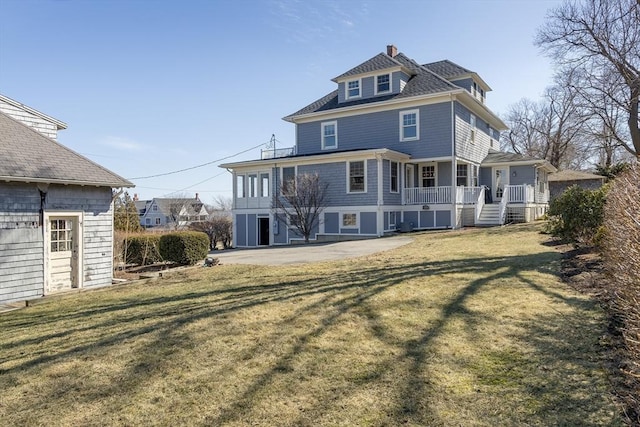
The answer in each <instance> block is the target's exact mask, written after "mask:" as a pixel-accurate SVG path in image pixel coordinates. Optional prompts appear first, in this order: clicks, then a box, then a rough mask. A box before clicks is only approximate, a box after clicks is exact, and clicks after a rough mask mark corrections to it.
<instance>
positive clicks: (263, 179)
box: [260, 173, 269, 197]
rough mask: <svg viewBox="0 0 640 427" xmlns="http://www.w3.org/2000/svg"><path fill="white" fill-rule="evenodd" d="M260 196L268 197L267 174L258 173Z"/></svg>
mask: <svg viewBox="0 0 640 427" xmlns="http://www.w3.org/2000/svg"><path fill="white" fill-rule="evenodd" d="M260 197H269V174H268V173H263V174H261V175H260Z"/></svg>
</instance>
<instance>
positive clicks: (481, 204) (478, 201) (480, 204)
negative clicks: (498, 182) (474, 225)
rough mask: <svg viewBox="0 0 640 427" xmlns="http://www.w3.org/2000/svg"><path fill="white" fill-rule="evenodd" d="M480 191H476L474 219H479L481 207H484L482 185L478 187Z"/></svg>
mask: <svg viewBox="0 0 640 427" xmlns="http://www.w3.org/2000/svg"><path fill="white" fill-rule="evenodd" d="M479 188H480V191H479V192H478V198H477V199H476V212H475V214H476V221H477V220H479V219H480V214H481V213H482V208H484V192H485V189H484V187H479Z"/></svg>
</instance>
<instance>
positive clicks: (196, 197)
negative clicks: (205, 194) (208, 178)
mask: <svg viewBox="0 0 640 427" xmlns="http://www.w3.org/2000/svg"><path fill="white" fill-rule="evenodd" d="M196 200H198V201H199V200H200V199H199V198H198V193H196Z"/></svg>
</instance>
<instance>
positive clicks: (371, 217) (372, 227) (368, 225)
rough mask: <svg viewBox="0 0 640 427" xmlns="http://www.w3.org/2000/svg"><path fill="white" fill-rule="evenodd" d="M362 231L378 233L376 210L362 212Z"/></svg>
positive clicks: (362, 232)
mask: <svg viewBox="0 0 640 427" xmlns="http://www.w3.org/2000/svg"><path fill="white" fill-rule="evenodd" d="M360 233H361V234H377V233H378V226H377V214H376V213H375V212H362V213H360Z"/></svg>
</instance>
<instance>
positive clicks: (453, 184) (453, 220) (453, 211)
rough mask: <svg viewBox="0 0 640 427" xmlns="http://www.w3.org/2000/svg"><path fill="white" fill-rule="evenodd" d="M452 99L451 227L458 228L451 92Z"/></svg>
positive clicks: (454, 139)
mask: <svg viewBox="0 0 640 427" xmlns="http://www.w3.org/2000/svg"><path fill="white" fill-rule="evenodd" d="M449 99H451V202H452V207H453V209H451V228H452V229H454V230H455V229H456V228H457V225H458V203H457V200H456V169H457V164H456V116H455V108H454V99H455V98H454V96H453V94H452V93H450V94H449Z"/></svg>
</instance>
